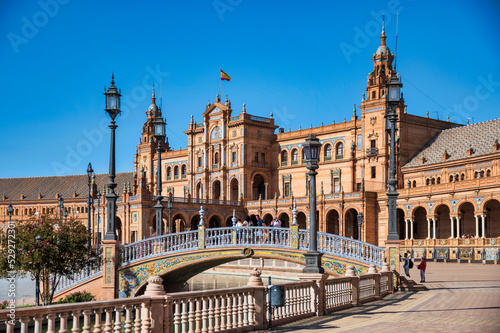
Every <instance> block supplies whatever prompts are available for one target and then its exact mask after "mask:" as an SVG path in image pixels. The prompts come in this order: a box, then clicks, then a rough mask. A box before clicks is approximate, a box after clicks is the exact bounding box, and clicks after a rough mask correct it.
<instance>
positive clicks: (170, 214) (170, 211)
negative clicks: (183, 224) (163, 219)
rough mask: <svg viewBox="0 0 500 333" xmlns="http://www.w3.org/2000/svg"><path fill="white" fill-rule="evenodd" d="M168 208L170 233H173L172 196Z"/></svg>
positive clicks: (169, 198) (169, 197)
mask: <svg viewBox="0 0 500 333" xmlns="http://www.w3.org/2000/svg"><path fill="white" fill-rule="evenodd" d="M167 208H168V233H171V232H172V197H171V196H170V195H169V196H168V202H167Z"/></svg>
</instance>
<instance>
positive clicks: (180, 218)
mask: <svg viewBox="0 0 500 333" xmlns="http://www.w3.org/2000/svg"><path fill="white" fill-rule="evenodd" d="M380 39H381V43H380V46H379V47H378V48H377V50H376V51H375V53H374V54H373V57H372V59H371V60H372V66H373V68H372V70H371V72H369V74H368V78H367V81H366V89H365V92H364V93H363V97H362V101H361V104H360V105H359V106H356V105H354V108H353V111H352V114H351V116H350V118H349V119H345V120H344V122H342V123H333V124H322V125H321V126H319V127H310V128H303V129H302V128H301V129H299V130H297V131H288V132H285V131H284V130H283V129H282V128H279V126H278V125H279V124H278V125H277V124H275V120H274V118H273V115H272V113H271V114H270V116H269V117H259V116H255V115H252V114H251V112H250V111H249V112H247V110H246V107H245V104H243V106H242V109H241V111H237V112H234V110H233V109H232V105H231V101H230V100H229V99H228V97H227V96H226V98H225V100H224V101H222V100H221V98H220V96H219V95H218V94H217V97H216V100H215V102H214V103H209V104H208V105H206V107H205V110H204V112H203V113H201V112H200V113H201V116H200V117H199V119H198V117H196V119H195V117H194V116H192V117H191V121H190V123H189V124H188V125H187V130H186V131H184V133H185V134H186V136H187V148H186V149H181V150H173V149H171V148H170V146H169V144H168V138H167V139H166V141H165V142H161V147H162V149H163V150H164V153H162V160H161V165H158V157H157V153H156V147H157V143H156V141H155V139H154V130H153V121H154V119H155V118H156V117H161V116H162V110H161V109H160V108H159V107H158V106H157V105H156V100H155V96H154V91H153V97H152V102H151V105H150V106H149V108H148V109H147V111H146V121H145V123H144V126H143V129H142V133H141V140H140V142H139V144H138V146H137V150H136V154H135V158H134V166H133V172H130V173H123V174H118V175H117V179H118V181H117V183H118V184H123V188H122V189H121V196H120V198H119V199H118V202H117V205H118V212H117V221H116V225H117V234H118V238H119V239H120V241H121V242H122V243H129V242H134V241H137V240H140V239H144V238H147V237H151V236H152V235H155V232H156V231H155V222H154V219H155V212H154V208H153V206H154V204H155V201H154V196H155V195H156V179H157V174H158V172H161V173H162V187H163V193H162V194H163V195H164V196H165V198H164V200H163V202H164V206H165V207H166V208H165V209H164V224H165V227H164V230H170V231H171V232H179V231H184V230H192V229H194V228H197V225H198V223H199V209H200V206H203V207H204V209H205V211H206V215H205V223H206V227H220V226H231V225H232V220H231V219H232V217H233V214H234V215H235V216H236V217H239V218H242V219H243V218H245V217H246V216H247V215H248V216H250V217H251V218H253V219H254V218H255V217H254V216H255V215H256V214H259V215H260V216H262V217H263V219H264V220H266V221H270V220H271V219H272V218H273V217H278V218H279V219H280V220H281V221H282V224H283V226H284V227H288V226H289V225H290V224H291V223H292V219H293V217H292V209H293V207H294V205H295V206H296V208H297V210H298V214H297V221H298V223H299V228H308V220H309V219H308V216H309V214H310V213H311V212H310V211H309V180H308V176H307V169H306V164H305V163H304V150H303V144H304V142H305V140H306V138H307V136H308V135H309V134H315V135H316V136H317V137H318V138H319V140H320V142H321V144H322V145H321V150H320V161H319V169H318V170H317V171H318V175H317V191H316V192H317V194H318V197H317V211H316V212H315V213H316V215H317V217H318V221H319V231H324V232H328V233H335V234H339V235H343V236H346V237H352V238H360V239H361V240H363V241H366V242H369V243H373V244H377V245H380V246H384V244H385V240H386V238H387V233H388V211H387V200H388V199H387V195H386V192H387V180H388V176H389V172H388V170H389V142H388V141H389V136H388V134H387V121H386V117H385V116H386V111H387V83H388V81H389V80H390V76H391V74H392V73H393V72H394V71H395V68H394V66H393V60H394V55H393V54H392V53H391V51H390V50H389V48H388V47H387V45H386V36H385V31H384V29H383V30H382V35H381V37H380ZM396 112H397V115H398V120H397V129H398V132H397V141H396V170H397V179H398V186H397V187H398V192H399V197H398V201H397V207H398V221H397V228H398V233H399V236H400V239H401V240H402V241H401V246H402V248H403V249H408V250H413V249H414V248H415V249H417V248H419V249H421V251H428V250H429V249H431V248H432V251H435V248H436V247H438V246H441V245H442V246H445V245H446V246H447V247H448V251H451V250H449V249H450V247H452V246H459V245H461V244H462V243H465V239H466V237H465V236H466V235H468V236H470V238H467V239H469V242H468V243H467V244H471V243H472V242H473V243H474V244H476V245H477V246H486V245H488V244H489V245H491V246H497V240H500V238H499V237H500V220H499V219H500V218H499V216H500V191H499V189H500V166H499V157H500V149H499V147H500V144H499V141H500V130H499V128H500V120H499V119H496V120H492V121H489V122H485V123H480V124H474V125H467V126H462V125H459V124H455V123H451V122H449V121H442V120H437V119H431V118H429V117H428V116H427V117H420V116H416V115H411V114H408V113H407V112H406V104H405V100H404V98H403V94H401V102H400V104H399V106H398V107H397V111H396ZM349 113H350V112H349ZM105 183H106V178H105V175H96V176H95V177H93V179H92V196H93V197H94V203H93V205H92V206H91V216H92V229H93V234H94V235H96V239H98V238H99V234H98V233H97V232H100V233H101V234H104V232H103V230H104V223H103V222H104V221H102V217H105V216H106V214H105V209H106V203H105V198H104V196H102V197H101V199H100V201H98V200H96V199H97V193H98V190H99V189H103V191H105V189H104V186H105ZM87 191H88V189H87V177H86V176H68V177H39V178H13V179H0V195H2V197H1V200H0V212H1V218H2V222H1V223H3V225H4V226H5V225H6V224H5V222H6V221H7V220H8V216H7V206H8V205H9V204H12V205H13V206H14V209H15V213H14V215H13V216H12V218H15V219H23V218H27V216H29V215H30V214H33V213H34V212H39V213H41V214H44V213H48V214H57V213H58V207H57V199H58V197H59V196H61V197H63V198H64V199H65V204H66V205H67V206H68V207H70V208H71V213H72V214H73V213H74V212H76V213H75V214H76V215H78V217H79V218H81V219H82V222H83V221H86V214H81V213H80V212H82V210H83V211H85V209H87V208H86V195H87V194H86V193H87ZM101 193H103V192H102V191H101ZM359 213H362V214H363V216H364V218H363V221H362V224H361V225H359V224H358V219H357V216H358V214H359ZM462 236H464V237H462ZM488 242H489V243H488ZM462 245H463V244H462ZM497 250H498V249H497ZM429 251H430V250H429ZM455 252H456V251H455Z"/></svg>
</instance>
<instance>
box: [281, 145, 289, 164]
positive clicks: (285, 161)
mask: <svg viewBox="0 0 500 333" xmlns="http://www.w3.org/2000/svg"><path fill="white" fill-rule="evenodd" d="M280 163H281V165H287V164H288V149H286V148H282V149H281V151H280Z"/></svg>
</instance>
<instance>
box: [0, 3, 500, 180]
mask: <svg viewBox="0 0 500 333" xmlns="http://www.w3.org/2000/svg"><path fill="white" fill-rule="evenodd" d="M396 11H397V12H399V39H398V53H397V58H398V59H397V69H398V72H400V74H401V76H402V78H403V84H404V86H403V91H404V97H405V100H406V103H407V104H408V112H409V113H412V114H417V115H421V116H425V114H426V112H427V111H429V113H430V116H431V117H433V118H436V117H437V116H439V118H440V119H446V116H448V115H449V116H450V118H451V120H452V121H455V122H458V123H462V124H464V123H465V122H466V120H467V118H469V117H471V119H470V121H471V122H475V123H477V122H481V121H486V120H490V119H494V118H497V117H498V116H499V106H500V61H498V57H499V55H500V23H499V22H500V5H499V2H498V1H493V0H491V1H489V0H482V1H456V0H455V1H430V0H423V1H417V0H411V1H409V0H400V1H373V0H371V1H342V2H339V1H291V0H281V1H280V0H276V1H260V0H215V1H213V0H209V1H198V0H194V1H153V0H148V1H124V0H122V1H118V0H116V1H113V0H109V1H94V0H87V1H81V0H41V1H27V0H23V1H15V0H10V1H9V0H7V1H2V2H0V36H1V42H0V43H1V44H0V73H1V78H2V80H1V81H0V97H1V101H2V104H1V122H0V133H2V134H1V138H2V140H0V145H1V153H2V163H1V164H0V177H27V176H53V175H62V174H83V173H85V170H86V168H87V164H88V162H92V164H93V166H94V170H95V171H96V172H97V173H107V172H108V164H109V141H110V135H109V133H110V132H109V129H108V128H107V127H106V126H107V124H109V117H108V116H107V115H106V113H105V111H104V109H103V107H104V96H103V95H102V93H103V90H104V86H105V85H106V86H109V83H110V76H111V72H112V71H114V73H115V80H116V85H117V86H118V87H119V88H121V91H122V94H123V95H124V96H126V98H124V99H123V100H122V105H123V111H124V112H123V115H122V116H121V117H118V118H117V124H118V126H119V127H118V129H117V145H116V148H117V171H118V172H123V171H132V170H133V163H132V162H133V157H134V153H135V148H136V145H137V143H138V142H139V138H140V133H141V129H142V125H143V123H144V121H145V119H146V115H145V111H146V109H147V108H148V106H149V104H150V101H151V100H150V96H151V91H150V87H151V84H152V83H153V82H155V84H156V87H157V97H160V96H162V97H163V113H164V115H165V116H166V118H167V123H168V125H167V131H168V138H169V141H170V144H171V146H173V147H174V148H175V149H176V150H178V149H179V148H181V147H182V148H185V147H186V144H187V138H186V136H185V134H184V133H183V131H185V130H186V129H187V125H188V123H189V120H190V117H191V115H194V119H195V121H198V122H200V121H201V114H202V113H203V111H204V109H205V105H206V104H207V102H208V101H211V102H213V101H214V100H215V95H216V93H217V91H218V89H219V67H222V69H223V70H224V71H225V72H226V73H228V74H229V75H230V76H231V81H230V82H223V84H222V94H223V96H225V95H226V94H228V95H229V98H230V100H231V102H232V107H233V114H234V115H236V114H239V112H240V110H241V107H242V104H243V103H246V105H247V112H248V113H251V114H254V115H259V116H269V114H270V112H271V111H273V113H274V117H275V118H276V122H277V124H278V125H279V126H281V127H284V128H285V130H287V131H288V129H289V128H291V129H292V130H296V129H298V128H299V126H302V127H308V126H310V124H312V125H313V126H319V125H321V123H322V122H324V123H325V124H327V123H331V122H332V121H334V120H335V121H337V122H340V121H343V119H344V118H345V117H347V118H348V119H349V118H350V116H351V114H352V109H353V104H359V103H360V100H361V97H362V94H363V92H364V91H365V87H366V78H367V75H368V73H369V72H370V71H371V70H372V62H371V56H372V55H373V53H374V52H375V50H376V49H377V47H378V45H379V44H380V39H379V36H380V27H381V24H380V17H381V14H382V13H385V14H386V34H387V36H388V40H387V42H388V46H389V47H390V49H391V51H393V52H395V38H394V36H395V34H396V17H395V13H396ZM160 81H162V84H161V88H162V89H161V92H160Z"/></svg>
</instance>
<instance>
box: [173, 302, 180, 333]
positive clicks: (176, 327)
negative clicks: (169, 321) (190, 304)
mask: <svg viewBox="0 0 500 333" xmlns="http://www.w3.org/2000/svg"><path fill="white" fill-rule="evenodd" d="M173 306H174V332H175V333H180V332H181V301H180V300H175V301H174V302H173Z"/></svg>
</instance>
